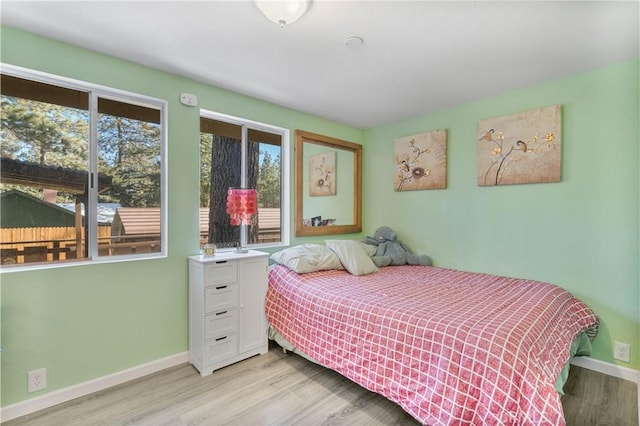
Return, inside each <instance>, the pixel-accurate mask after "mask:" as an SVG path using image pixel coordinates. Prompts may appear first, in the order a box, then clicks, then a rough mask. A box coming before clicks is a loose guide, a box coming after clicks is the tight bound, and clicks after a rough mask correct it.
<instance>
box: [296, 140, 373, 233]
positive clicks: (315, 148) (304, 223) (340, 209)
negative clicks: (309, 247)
mask: <svg viewBox="0 0 640 426" xmlns="http://www.w3.org/2000/svg"><path fill="white" fill-rule="evenodd" d="M295 158H296V183H295V204H296V211H295V225H296V236H297V237H299V236H311V235H334V234H352V233H356V232H361V231H362V145H359V144H356V143H352V142H347V141H343V140H340V139H335V138H331V137H328V136H322V135H317V134H315V133H310V132H305V131H302V130H296V146H295Z"/></svg>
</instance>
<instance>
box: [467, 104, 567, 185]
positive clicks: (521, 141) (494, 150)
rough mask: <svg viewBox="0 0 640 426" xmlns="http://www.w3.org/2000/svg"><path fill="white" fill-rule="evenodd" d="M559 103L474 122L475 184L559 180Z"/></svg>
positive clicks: (560, 120)
mask: <svg viewBox="0 0 640 426" xmlns="http://www.w3.org/2000/svg"><path fill="white" fill-rule="evenodd" d="M561 123H562V110H561V106H560V105H552V106H547V107H542V108H538V109H533V110H530V111H525V112H520V113H517V114H512V115H506V116H501V117H495V118H490V119H486V120H482V121H480V122H479V123H478V186H496V185H511V184H520V183H539V182H559V181H560V164H561V151H562V150H561V125H562V124H561Z"/></svg>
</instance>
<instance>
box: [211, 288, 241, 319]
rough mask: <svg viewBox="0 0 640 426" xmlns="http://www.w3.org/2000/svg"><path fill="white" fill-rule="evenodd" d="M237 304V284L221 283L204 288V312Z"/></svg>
mask: <svg viewBox="0 0 640 426" xmlns="http://www.w3.org/2000/svg"><path fill="white" fill-rule="evenodd" d="M236 306H238V286H237V285H236V284H232V285H229V284H222V285H218V286H215V287H207V288H205V290H204V312H205V313H207V314H208V313H211V312H218V311H222V310H225V309H227V308H235V307H236Z"/></svg>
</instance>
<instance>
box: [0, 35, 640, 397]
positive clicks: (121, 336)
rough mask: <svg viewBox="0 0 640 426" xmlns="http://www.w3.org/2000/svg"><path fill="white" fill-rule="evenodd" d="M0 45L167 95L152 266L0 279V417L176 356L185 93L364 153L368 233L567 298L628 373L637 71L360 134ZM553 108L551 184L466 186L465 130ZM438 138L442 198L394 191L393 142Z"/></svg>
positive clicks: (183, 284)
mask: <svg viewBox="0 0 640 426" xmlns="http://www.w3.org/2000/svg"><path fill="white" fill-rule="evenodd" d="M1 43H2V44H1V58H0V59H1V61H2V62H4V63H8V64H13V65H18V66H23V67H26V68H31V69H34V70H40V71H44V72H49V73H52V74H57V75H61V76H66V77H69V78H76V79H80V80H85V81H88V82H92V83H96V84H101V85H106V86H111V87H116V88H119V89H123V90H129V91H132V92H136V93H140V94H144V95H149V96H153V97H157V98H161V99H166V100H167V101H168V102H169V123H168V128H169V149H168V155H167V159H168V162H169V163H168V164H169V167H168V170H169V199H168V201H169V212H170V214H169V235H168V241H169V247H168V249H169V256H168V257H167V258H165V259H155V260H146V261H139V262H116V263H107V264H93V265H84V266H74V267H62V268H52V269H44V270H40V271H30V272H12V273H3V274H2V275H1V276H0V279H1V280H2V281H1V286H2V287H1V304H2V305H1V308H2V312H1V320H2V324H1V336H2V346H3V352H2V358H1V363H2V364H1V377H0V379H1V382H2V387H1V391H2V393H1V398H2V406H7V405H10V404H13V403H16V402H18V401H22V400H25V399H28V398H32V397H36V396H40V395H42V394H43V393H45V392H51V391H54V390H56V389H61V388H65V387H68V386H71V385H74V384H78V383H82V382H85V381H88V380H91V379H94V378H97V377H101V376H105V375H108V374H111V373H114V372H117V371H120V370H124V369H126V368H130V367H134V366H137V365H140V364H143V363H146V362H150V361H153V360H156V359H159V358H163V357H166V356H170V355H173V354H176V353H180V352H183V351H186V350H187V347H188V333H187V310H188V306H187V262H186V256H188V255H191V254H194V253H196V252H197V250H198V220H197V208H198V200H199V196H198V192H199V191H198V185H199V176H198V173H199V170H198V143H199V137H198V136H199V110H198V108H190V107H186V106H183V105H181V104H180V103H179V101H178V97H179V94H180V93H182V92H190V93H194V94H196V95H197V96H198V100H199V107H200V108H204V109H209V110H213V111H218V112H222V113H225V114H229V115H235V116H240V117H243V118H247V119H250V120H255V121H260V122H265V123H269V124H273V125H277V126H281V127H285V128H288V129H290V130H291V135H290V136H291V138H293V136H294V135H293V131H294V130H295V129H303V130H306V131H309V132H313V133H319V134H324V135H327V136H331V137H335V138H339V139H344V140H347V141H350V142H355V143H362V144H364V146H365V149H364V168H363V169H364V170H363V173H364V184H363V191H364V197H363V202H364V206H363V207H364V208H363V210H364V218H363V219H364V224H365V231H366V232H365V233H367V234H371V233H372V232H373V230H375V228H376V227H377V226H380V225H390V226H392V227H393V228H394V229H395V230H396V231H398V233H399V234H400V236H401V237H402V238H403V239H404V240H405V241H406V242H408V243H409V244H410V245H411V246H412V247H413V248H414V249H415V251H417V252H420V253H427V254H429V255H431V256H432V257H433V259H434V261H435V262H436V264H438V265H440V266H450V267H457V268H460V269H468V270H476V271H484V272H493V273H497V274H504V275H512V276H522V277H527V278H534V279H542V280H545V281H550V282H553V283H556V284H559V285H561V286H563V287H565V288H568V289H569V290H571V291H572V292H574V293H575V294H576V295H577V296H579V297H581V298H582V299H583V300H585V301H586V302H587V303H589V304H590V305H591V306H592V307H593V308H594V309H595V310H596V311H597V312H598V314H599V315H600V316H601V318H602V323H603V324H602V330H601V334H600V335H599V336H598V338H597V340H596V346H595V351H596V353H595V357H596V358H598V359H601V360H604V361H609V362H611V361H612V357H611V342H612V340H614V339H615V340H620V341H624V342H628V343H631V345H632V347H631V352H632V363H631V364H628V365H627V364H624V365H627V366H629V367H631V368H635V369H638V366H639V364H640V363H639V360H638V347H639V346H638V345H639V344H640V342H639V341H638V334H639V319H638V304H639V300H640V297H639V296H638V287H639V285H638V281H639V280H638V257H639V253H638V237H639V235H640V230H639V222H638V209H639V207H640V200H639V196H638V192H639V191H638V179H639V176H638V168H639V161H638V160H639V153H638V139H639V137H638V136H639V135H638V115H639V108H638V93H639V91H638V61H634V62H631V63H626V64H622V65H618V66H613V67H610V68H606V69H602V70H596V71H593V72H590V73H587V74H583V75H579V76H576V77H571V78H567V79H563V80H558V81H553V82H549V83H545V84H541V85H538V86H536V87H531V88H527V89H523V90H519V91H514V92H510V93H507V94H504V95H501V96H497V97H493V98H489V99H484V100H482V101H479V102H474V103H470V104H466V105H461V106H458V107H456V108H451V109H447V110H443V111H439V112H436V113H432V114H429V115H425V116H424V117H418V118H416V119H413V120H409V121H406V122H402V123H396V124H394V125H391V126H384V127H380V128H376V129H371V130H368V131H362V130H360V129H354V128H350V127H347V126H343V125H340V124H337V123H334V122H330V121H327V120H323V119H320V118H317V117H314V116H311V115H307V114H303V113H300V112H297V111H293V110H290V109H286V108H282V107H278V106H275V105H272V104H269V103H265V102H262V101H258V100H256V99H252V98H249V97H245V96H242V95H238V94H235V93H232V92H229V91H225V90H222V89H218V88H215V87H212V86H208V85H204V84H201V83H198V82H194V81H192V80H188V79H185V78H182V77H179V76H175V75H171V74H167V73H163V72H160V71H156V70H152V69H149V68H145V67H142V66H139V65H135V64H132V63H130V62H126V61H122V60H119V59H115V58H112V57H107V56H104V55H101V54H98V53H95V52H91V51H87V50H84V49H80V48H77V47H74V46H71V45H68V44H63V43H58V42H55V41H52V40H48V39H45V38H41V37H39V36H36V35H32V34H29V33H25V32H22V31H19V30H15V29H12V28H7V27H2V28H1ZM555 103H559V104H562V105H563V114H564V115H563V126H564V128H563V176H562V182H561V183H555V184H540V185H518V186H512V187H494V188H478V187H477V186H476V185H475V173H476V171H475V167H476V165H475V155H476V151H475V149H476V147H475V141H476V139H477V137H476V134H475V133H476V125H477V122H478V120H480V119H483V118H487V117H493V116H496V115H501V114H508V113H512V112H516V111H522V110H527V109H530V108H535V107H539V106H544V105H551V104H555ZM439 128H446V129H448V131H449V170H448V179H449V182H448V189H446V190H438V191H414V192H411V193H395V192H393V179H392V171H393V170H392V155H393V148H392V146H393V140H394V139H395V138H397V137H399V136H405V135H410V134H415V133H419V132H423V131H427V130H432V129H439ZM292 153H293V141H291V154H292ZM291 158H293V157H291ZM385 188H386V189H385ZM292 190H293V187H291V191H292ZM400 205H402V206H403V207H402V208H393V207H392V206H400ZM292 207H293V204H292ZM407 224H412V225H411V226H410V227H409V226H408V225H407ZM358 236H359V235H356V236H349V237H353V238H356V237H358ZM319 239H323V238H305V239H295V238H293V239H292V244H297V243H301V242H304V241H312V240H319ZM41 367H46V368H47V370H48V387H47V389H46V391H41V392H37V393H33V394H27V392H26V382H27V380H26V374H27V371H29V370H32V369H36V368H41Z"/></svg>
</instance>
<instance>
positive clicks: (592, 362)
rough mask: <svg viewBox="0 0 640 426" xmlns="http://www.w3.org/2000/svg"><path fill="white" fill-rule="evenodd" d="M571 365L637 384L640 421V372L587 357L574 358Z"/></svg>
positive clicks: (639, 416)
mask: <svg viewBox="0 0 640 426" xmlns="http://www.w3.org/2000/svg"><path fill="white" fill-rule="evenodd" d="M571 364H573V365H577V366H578V367H582V368H587V369H589V370H593V371H597V372H598V373H603V374H606V375H608V376H613V377H617V378H618V379H623V380H629V381H630V382H633V383H635V384H636V386H637V387H638V418H639V419H640V371H638V370H634V369H632V368H627V367H623V366H621V365H616V364H610V363H608V362H604V361H599V360H597V359H593V358H589V357H586V356H577V357H574V358H573V359H572V360H571Z"/></svg>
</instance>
